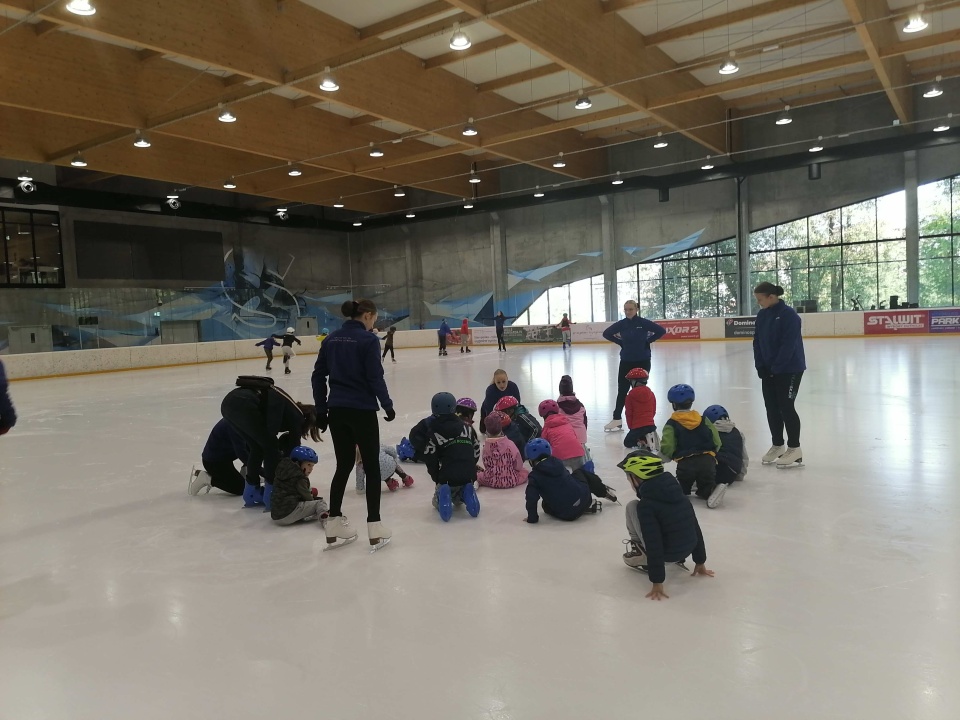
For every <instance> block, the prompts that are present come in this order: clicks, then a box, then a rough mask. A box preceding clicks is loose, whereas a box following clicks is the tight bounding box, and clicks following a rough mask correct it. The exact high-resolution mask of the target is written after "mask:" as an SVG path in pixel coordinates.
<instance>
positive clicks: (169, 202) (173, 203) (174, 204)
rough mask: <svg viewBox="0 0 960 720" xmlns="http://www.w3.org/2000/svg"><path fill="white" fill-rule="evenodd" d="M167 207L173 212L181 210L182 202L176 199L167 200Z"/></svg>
mask: <svg viewBox="0 0 960 720" xmlns="http://www.w3.org/2000/svg"><path fill="white" fill-rule="evenodd" d="M167 205H168V206H169V207H170V209H171V210H179V209H180V201H179V200H177V199H176V198H169V199H168V200H167Z"/></svg>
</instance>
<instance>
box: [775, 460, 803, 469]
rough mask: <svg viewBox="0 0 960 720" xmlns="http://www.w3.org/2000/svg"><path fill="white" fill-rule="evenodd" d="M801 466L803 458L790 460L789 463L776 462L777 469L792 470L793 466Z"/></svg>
mask: <svg viewBox="0 0 960 720" xmlns="http://www.w3.org/2000/svg"><path fill="white" fill-rule="evenodd" d="M802 467H803V458H801V459H800V460H797V461H796V462H792V463H790V464H789V465H780V464H778V465H777V470H793V469H795V468H802Z"/></svg>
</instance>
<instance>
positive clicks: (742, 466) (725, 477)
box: [703, 405, 750, 485]
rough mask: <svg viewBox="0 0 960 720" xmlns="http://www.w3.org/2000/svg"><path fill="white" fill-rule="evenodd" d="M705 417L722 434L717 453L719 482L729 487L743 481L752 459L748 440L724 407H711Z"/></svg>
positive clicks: (705, 412) (704, 412) (704, 413)
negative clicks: (748, 449)
mask: <svg viewBox="0 0 960 720" xmlns="http://www.w3.org/2000/svg"><path fill="white" fill-rule="evenodd" d="M703 416H704V417H705V418H706V419H707V420H709V421H710V422H712V423H713V426H714V427H715V428H716V429H717V432H718V433H720V452H718V453H717V482H718V483H723V484H724V485H729V484H730V483H732V482H733V481H734V480H743V478H744V477H745V476H746V474H747V466H748V465H749V464H750V457H749V456H748V455H747V438H746V437H744V434H743V433H742V432H741V431H740V430H738V429H737V426H736V425H735V424H734V422H733V420H731V419H730V413H728V412H727V409H726V408H725V407H723V406H722V405H711V406H710V407H708V408H707V409H706V410H704V411H703Z"/></svg>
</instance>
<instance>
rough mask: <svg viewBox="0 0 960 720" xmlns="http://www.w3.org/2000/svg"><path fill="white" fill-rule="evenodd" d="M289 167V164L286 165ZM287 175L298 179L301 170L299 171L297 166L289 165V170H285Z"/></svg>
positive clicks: (301, 173) (301, 172)
mask: <svg viewBox="0 0 960 720" xmlns="http://www.w3.org/2000/svg"><path fill="white" fill-rule="evenodd" d="M287 164H288V165H289V163H287ZM287 175H289V176H290V177H300V176H301V175H303V170H301V169H300V166H299V165H290V169H289V170H287Z"/></svg>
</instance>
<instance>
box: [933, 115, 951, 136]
mask: <svg viewBox="0 0 960 720" xmlns="http://www.w3.org/2000/svg"><path fill="white" fill-rule="evenodd" d="M951 118H953V113H947V119H948V120H949V119H951ZM949 129H950V125H949V124H948V123H945V122H941V123H940V124H939V125H937V126H936V127H935V128H934V129H933V131H934V132H946V131H947V130H949Z"/></svg>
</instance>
